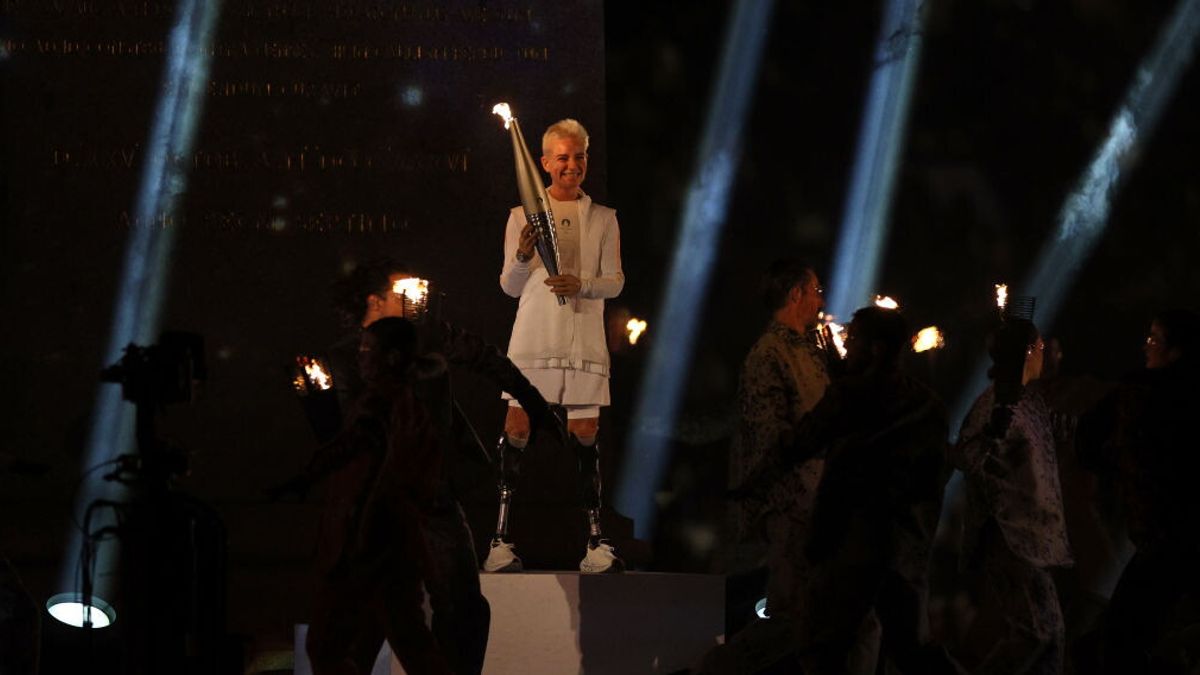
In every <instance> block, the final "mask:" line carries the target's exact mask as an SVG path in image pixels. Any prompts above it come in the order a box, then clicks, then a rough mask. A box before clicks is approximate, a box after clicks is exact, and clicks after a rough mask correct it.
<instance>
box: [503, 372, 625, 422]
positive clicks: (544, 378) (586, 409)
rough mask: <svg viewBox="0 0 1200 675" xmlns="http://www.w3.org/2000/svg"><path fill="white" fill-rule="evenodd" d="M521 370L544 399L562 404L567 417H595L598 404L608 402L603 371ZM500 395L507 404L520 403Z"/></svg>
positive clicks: (518, 406) (510, 397)
mask: <svg viewBox="0 0 1200 675" xmlns="http://www.w3.org/2000/svg"><path fill="white" fill-rule="evenodd" d="M521 374H523V375H524V376H525V377H527V378H529V381H530V382H532V383H533V386H535V387H537V389H538V391H540V392H541V393H542V396H544V397H545V399H546V402H547V403H549V404H551V405H561V406H563V407H564V408H566V409H567V419H571V420H574V419H587V418H590V417H599V416H600V407H601V406H606V405H608V404H609V398H608V378H607V377H605V376H603V375H598V374H596V373H588V372H585V371H582V370H572V369H567V368H527V369H522V370H521ZM503 398H505V399H508V404H509V405H510V406H512V407H514V408H520V407H521V404H520V403H517V401H516V399H514V398H513V397H512V396H510V395H509V394H508V392H505V393H504V396H503Z"/></svg>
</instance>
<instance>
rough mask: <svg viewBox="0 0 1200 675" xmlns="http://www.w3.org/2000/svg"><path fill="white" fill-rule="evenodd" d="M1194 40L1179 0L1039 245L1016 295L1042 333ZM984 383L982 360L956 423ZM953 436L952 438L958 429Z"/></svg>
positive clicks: (1194, 25) (1195, 20)
mask: <svg viewBox="0 0 1200 675" xmlns="http://www.w3.org/2000/svg"><path fill="white" fill-rule="evenodd" d="M1198 36H1200V0H1181V2H1180V3H1179V4H1178V5H1176V7H1175V11H1174V12H1173V13H1172V14H1171V15H1170V16H1169V17H1168V18H1167V20H1166V22H1165V23H1164V24H1163V28H1162V31H1161V32H1160V33H1159V36H1158V40H1157V42H1155V44H1154V47H1153V48H1152V49H1151V51H1150V53H1149V54H1148V55H1147V56H1146V58H1145V59H1144V60H1143V61H1142V62H1141V63H1140V64H1139V65H1138V69H1137V72H1136V74H1135V75H1134V80H1133V84H1132V85H1130V87H1129V90H1128V91H1127V92H1126V94H1125V98H1124V99H1123V100H1122V101H1121V105H1120V107H1118V108H1117V111H1116V114H1114V115H1113V119H1112V121H1111V122H1110V123H1109V127H1108V136H1107V137H1106V138H1105V140H1104V142H1103V143H1102V144H1101V145H1100V147H1099V148H1097V150H1096V154H1095V156H1094V157H1093V158H1092V160H1091V162H1089V163H1088V165H1087V167H1086V168H1085V169H1084V171H1083V174H1082V175H1081V176H1080V177H1079V182H1078V184H1077V185H1076V186H1075V189H1074V190H1072V191H1071V193H1070V194H1068V195H1067V197H1066V199H1065V200H1064V201H1063V205H1062V208H1061V209H1060V210H1059V213H1058V219H1057V225H1056V227H1055V229H1054V233H1053V234H1052V235H1051V237H1050V238H1049V239H1048V240H1047V241H1046V242H1045V243H1044V244H1043V245H1042V250H1041V252H1040V253H1039V254H1038V258H1037V262H1036V263H1035V264H1034V267H1033V271H1032V273H1031V274H1030V275H1029V277H1028V278H1027V279H1026V280H1025V284H1024V287H1023V288H1022V289H1021V293H1022V294H1023V295H1032V296H1036V297H1037V309H1038V317H1037V322H1038V325H1040V326H1041V327H1042V329H1043V330H1048V329H1049V328H1050V327H1051V326H1053V324H1054V320H1055V319H1056V318H1057V314H1058V311H1059V309H1061V307H1062V303H1063V301H1064V300H1065V299H1066V297H1067V293H1068V292H1069V291H1070V289H1071V284H1072V283H1073V282H1074V280H1075V277H1076V275H1077V274H1078V273H1079V269H1080V268H1081V267H1082V266H1083V263H1084V262H1086V260H1087V257H1088V256H1089V255H1090V254H1091V252H1092V249H1094V248H1095V246H1096V244H1097V243H1098V242H1099V241H1100V237H1101V235H1102V234H1104V230H1105V228H1106V227H1107V225H1108V215H1109V211H1110V210H1111V208H1112V202H1113V200H1114V199H1116V196H1117V193H1118V190H1119V189H1120V187H1121V186H1122V185H1123V183H1124V180H1125V178H1127V177H1128V175H1129V173H1131V172H1132V170H1133V169H1134V167H1135V166H1136V164H1137V158H1138V154H1139V152H1140V150H1141V148H1142V146H1143V145H1144V143H1145V142H1146V141H1147V140H1148V139H1149V138H1150V136H1151V135H1152V134H1153V132H1154V128H1155V127H1156V126H1157V124H1158V120H1159V119H1160V118H1161V117H1162V113H1163V110H1165V109H1166V105H1167V103H1168V102H1170V100H1171V96H1172V95H1173V94H1174V93H1175V89H1176V88H1177V86H1178V84H1179V80H1180V79H1181V78H1182V77H1183V74H1184V73H1185V72H1187V68H1188V64H1189V63H1190V62H1191V59H1192V56H1193V54H1194V53H1195V50H1196V40H1197V37H1198ZM986 383H987V364H986V363H984V362H982V359H981V362H980V364H979V365H978V366H977V367H976V368H975V371H974V373H973V374H972V377H971V379H970V380H969V381H968V384H967V388H966V390H965V391H964V392H963V394H962V395H961V396H960V397H959V402H958V407H957V410H956V416H955V417H956V419H958V420H960V421H961V420H962V419H963V418H965V417H966V416H967V412H968V411H969V408H970V405H971V402H972V401H973V400H974V397H975V395H976V394H978V392H980V391H982V390H983V388H984V387H985V386H986ZM952 433H955V434H957V428H956V429H955V430H954V431H953V432H952Z"/></svg>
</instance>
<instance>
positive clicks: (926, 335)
mask: <svg viewBox="0 0 1200 675" xmlns="http://www.w3.org/2000/svg"><path fill="white" fill-rule="evenodd" d="M944 346H946V338H945V336H943V335H942V331H940V330H938V327H937V326H929V327H927V328H922V329H921V330H919V331H917V334H916V335H915V336H913V340H912V349H913V351H914V352H918V353H920V352H927V351H929V350H931V349H941V348H942V347H944Z"/></svg>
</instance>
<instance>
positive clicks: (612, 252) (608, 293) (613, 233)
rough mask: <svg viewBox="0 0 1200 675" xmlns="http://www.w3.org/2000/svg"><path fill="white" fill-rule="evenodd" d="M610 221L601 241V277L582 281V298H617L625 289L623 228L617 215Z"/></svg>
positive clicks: (613, 215)
mask: <svg viewBox="0 0 1200 675" xmlns="http://www.w3.org/2000/svg"><path fill="white" fill-rule="evenodd" d="M610 220H611V222H609V223H607V224H606V226H605V228H604V236H603V237H602V238H601V240H600V276H598V277H592V278H591V279H581V280H580V288H579V297H581V298H615V297H617V296H618V295H620V294H621V289H623V288H624V287H625V272H624V271H622V269H621V227H620V226H619V225H618V224H617V215H616V214H615V213H614V214H612V217H611V219H610Z"/></svg>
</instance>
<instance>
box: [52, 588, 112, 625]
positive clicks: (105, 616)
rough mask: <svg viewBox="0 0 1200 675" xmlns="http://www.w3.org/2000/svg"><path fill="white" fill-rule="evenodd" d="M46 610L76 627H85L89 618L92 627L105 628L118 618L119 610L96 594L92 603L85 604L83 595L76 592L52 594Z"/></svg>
mask: <svg viewBox="0 0 1200 675" xmlns="http://www.w3.org/2000/svg"><path fill="white" fill-rule="evenodd" d="M46 611H47V612H50V616H52V617H54V618H55V619H58V620H59V621H61V622H63V623H65V624H67V625H68V626H74V627H76V628H83V627H84V624H85V622H86V621H87V620H88V619H89V618H90V619H91V624H92V628H105V627H107V626H111V625H112V624H113V622H115V621H116V620H117V610H115V609H113V606H112V605H110V604H108V603H107V602H105V601H104V600H102V599H101V598H98V597H96V596H94V595H93V596H92V598H91V603H90V604H87V605H85V604H83V595H82V594H81V593H75V592H71V593H59V594H58V595H55V596H52V597H51V598H50V599H49V600H47V601H46Z"/></svg>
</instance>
